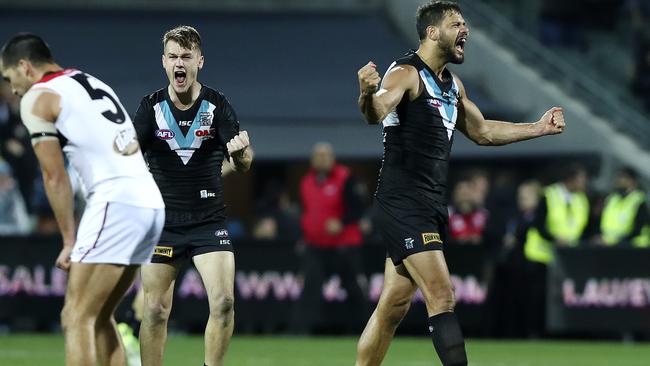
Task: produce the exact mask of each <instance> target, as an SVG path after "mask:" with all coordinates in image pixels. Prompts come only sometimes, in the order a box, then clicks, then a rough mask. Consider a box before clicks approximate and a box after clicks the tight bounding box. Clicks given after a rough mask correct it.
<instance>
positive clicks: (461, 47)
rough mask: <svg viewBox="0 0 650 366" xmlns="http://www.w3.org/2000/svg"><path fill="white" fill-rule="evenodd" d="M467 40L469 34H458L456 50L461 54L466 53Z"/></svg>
mask: <svg viewBox="0 0 650 366" xmlns="http://www.w3.org/2000/svg"><path fill="white" fill-rule="evenodd" d="M466 42H467V35H466V34H464V35H461V36H458V38H457V39H456V51H458V53H460V54H461V55H462V54H464V53H465V43H466Z"/></svg>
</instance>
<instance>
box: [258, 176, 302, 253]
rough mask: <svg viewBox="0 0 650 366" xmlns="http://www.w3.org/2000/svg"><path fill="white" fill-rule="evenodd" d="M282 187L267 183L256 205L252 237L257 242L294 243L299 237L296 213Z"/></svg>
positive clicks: (274, 182)
mask: <svg viewBox="0 0 650 366" xmlns="http://www.w3.org/2000/svg"><path fill="white" fill-rule="evenodd" d="M297 211H298V210H297V208H296V207H295V205H294V204H293V203H292V202H291V199H290V198H289V194H288V193H287V192H286V190H285V189H284V185H283V184H281V183H280V182H278V181H277V180H271V181H269V182H268V183H267V184H266V186H265V189H264V194H263V196H262V198H261V199H260V202H259V203H258V205H257V208H256V210H255V212H256V213H257V218H256V220H255V225H254V227H253V237H254V238H255V239H258V240H286V241H293V242H295V241H296V240H298V238H299V237H300V227H299V223H298V212H297Z"/></svg>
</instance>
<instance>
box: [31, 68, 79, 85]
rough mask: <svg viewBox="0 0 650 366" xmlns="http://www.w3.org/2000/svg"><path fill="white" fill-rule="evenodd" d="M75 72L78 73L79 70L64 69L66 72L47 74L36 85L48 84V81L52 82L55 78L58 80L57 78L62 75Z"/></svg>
mask: <svg viewBox="0 0 650 366" xmlns="http://www.w3.org/2000/svg"><path fill="white" fill-rule="evenodd" d="M73 71H77V69H64V70H61V71H57V72H55V73H52V74H47V75H45V76H43V78H41V80H39V81H37V82H36V83H35V84H38V83H46V82H48V81H50V80H52V79H54V78H57V77H59V76H61V75H65V74H69V73H71V72H73Z"/></svg>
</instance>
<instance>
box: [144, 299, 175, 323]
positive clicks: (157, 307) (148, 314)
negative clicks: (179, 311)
mask: <svg viewBox="0 0 650 366" xmlns="http://www.w3.org/2000/svg"><path fill="white" fill-rule="evenodd" d="M170 312H171V305H169V304H165V303H163V302H161V301H148V302H147V303H146V304H145V312H144V317H145V318H146V319H147V320H149V321H150V322H152V323H156V324H160V323H165V322H167V319H168V318H169V314H170Z"/></svg>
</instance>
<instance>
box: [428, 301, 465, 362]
mask: <svg viewBox="0 0 650 366" xmlns="http://www.w3.org/2000/svg"><path fill="white" fill-rule="evenodd" d="M429 332H430V333H431V338H432V339H433V347H435V349H436V352H437V353H438V357H440V361H442V364H443V366H467V355H466V354H465V340H464V339H463V333H462V332H461V330H460V325H459V324H458V319H457V318H456V314H454V313H453V312H448V313H441V314H438V315H434V316H432V317H431V318H429Z"/></svg>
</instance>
